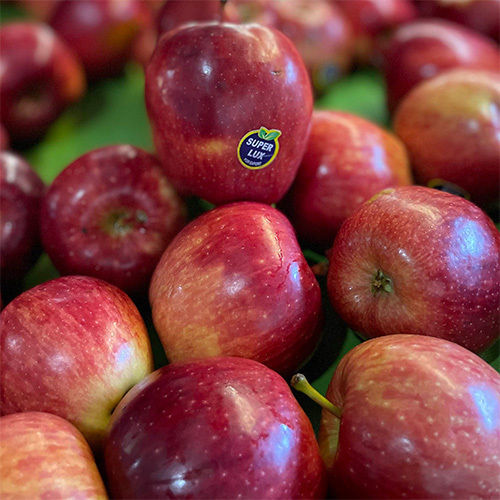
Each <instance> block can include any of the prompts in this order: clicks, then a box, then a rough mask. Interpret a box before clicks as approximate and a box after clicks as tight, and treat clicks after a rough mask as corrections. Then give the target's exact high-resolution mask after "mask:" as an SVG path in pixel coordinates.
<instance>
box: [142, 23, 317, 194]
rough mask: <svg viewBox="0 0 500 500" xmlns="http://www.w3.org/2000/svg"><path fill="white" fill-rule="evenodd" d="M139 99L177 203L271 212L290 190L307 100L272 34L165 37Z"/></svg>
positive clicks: (285, 42)
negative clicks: (240, 203) (264, 206)
mask: <svg viewBox="0 0 500 500" xmlns="http://www.w3.org/2000/svg"><path fill="white" fill-rule="evenodd" d="M145 93H146V106H147V110H148V114H149V119H150V122H151V125H152V127H153V135H154V140H155V144H156V148H157V151H158V155H159V157H160V160H161V161H162V164H163V166H164V168H165V171H166V173H167V176H168V178H169V179H170V180H171V181H172V183H173V184H174V186H175V187H176V188H177V189H178V190H179V191H180V192H181V193H182V194H191V195H195V196H199V197H201V198H204V199H206V200H208V201H210V202H212V203H215V204H220V203H226V202H229V201H237V200H252V201H261V202H265V203H273V202H276V201H278V200H279V199H280V198H281V197H282V196H283V195H284V194H285V192H286V190H287V189H288V188H289V187H290V184H291V183H292V181H293V178H294V177H295V174H296V172H297V168H298V166H299V163H300V159H301V158H302V155H303V154H304V150H305V146H306V142H307V136H308V133H309V125H310V119H311V113H312V92H311V85H310V82H309V78H308V75H307V71H306V69H305V67H304V64H303V63H302V60H301V59H300V56H299V54H298V53H297V51H296V49H295V48H294V46H293V44H292V42H291V41H290V40H289V39H288V38H286V37H285V36H284V35H282V34H281V33H279V32H278V31H276V30H273V29H269V28H265V27H262V26H259V25H254V24H248V25H241V26H240V25H236V24H229V23H215V22H214V23H195V24H190V25H184V26H182V27H180V28H178V29H177V30H173V31H170V32H168V33H166V34H165V35H164V36H162V37H161V38H160V41H159V42H158V45H157V47H156V50H155V53H154V54H153V57H152V59H151V62H150V63H149V65H148V68H147V71H146V89H145Z"/></svg>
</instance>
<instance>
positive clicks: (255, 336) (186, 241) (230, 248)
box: [149, 202, 322, 374]
mask: <svg viewBox="0 0 500 500" xmlns="http://www.w3.org/2000/svg"><path fill="white" fill-rule="evenodd" d="M149 299H150V303H151V307H152V314H153V322H154V325H155V327H156V331H157V332H158V335H159V337H160V340H161V342H162V344H163V347H164V348H165V352H166V354H167V358H168V359H169V360H170V361H171V362H179V361H184V360H189V359H193V358H202V357H211V356H241V357H244V358H250V359H255V360H256V361H259V362H261V363H263V364H265V365H267V366H269V367H270V368H272V369H273V370H276V371H278V372H280V373H284V374H288V373H291V372H292V371H293V370H295V369H296V368H297V367H298V366H299V365H301V364H302V363H303V362H304V361H305V360H306V359H307V358H308V357H309V356H310V355H311V354H312V352H313V350H314V348H315V347H316V344H317V343H318V340H319V336H320V333H321V326H322V321H321V320H322V310H321V292H320V289H319V285H318V282H317V281H316V278H315V276H314V274H313V272H312V271H311V269H310V268H309V266H308V264H307V262H306V260H305V258H304V256H303V255H302V252H301V250H300V247H299V245H298V243H297V239H296V238H295V234H294V230H293V228H292V226H291V225H290V223H289V222H288V220H287V219H286V217H285V216H284V215H283V214H282V213H280V212H279V211H278V210H276V209H274V208H272V207H270V206H267V205H262V204H260V203H251V202H240V203H234V204H231V205H226V206H223V207H219V208H216V209H214V210H211V211H210V212H207V213H206V214H204V215H202V216H201V217H199V218H197V219H195V220H194V221H193V222H191V223H190V224H188V225H187V226H186V227H185V228H184V229H183V230H182V231H181V232H180V233H179V234H178V235H177V237H176V238H175V239H174V241H173V242H172V243H171V244H170V245H169V246H168V248H167V250H166V251H165V253H164V254H163V256H162V258H161V260H160V262H159V264H158V266H157V267H156V269H155V272H154V274H153V278H152V280H151V287H150V290H149Z"/></svg>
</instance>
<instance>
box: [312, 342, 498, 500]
mask: <svg viewBox="0 0 500 500" xmlns="http://www.w3.org/2000/svg"><path fill="white" fill-rule="evenodd" d="M326 397H327V399H329V400H330V401H331V402H332V403H333V404H335V405H336V406H338V407H340V408H341V409H342V416H341V419H340V421H339V419H338V418H336V417H335V416H333V415H332V414H331V413H328V412H326V411H325V410H323V413H322V419H321V425H320V431H319V442H320V449H321V454H322V456H323V459H324V460H325V463H326V465H327V471H328V479H329V482H330V485H331V488H332V489H333V490H334V491H335V494H336V495H337V497H338V498H403V497H407V498H451V497H455V498H498V497H499V496H500V461H499V460H498V451H499V450H500V413H499V411H498V410H499V408H500V375H499V374H498V373H497V372H496V371H495V369H494V368H493V367H491V366H490V365H488V363H486V362H485V361H483V360H482V359H481V358H479V357H478V356H476V355H475V354H473V353H471V352H470V351H468V350H467V349H464V348H462V347H460V346H459V345H457V344H454V343H452V342H448V341H446V340H443V339H437V338H432V337H425V336H421V335H390V336H387V337H381V338H377V339H372V340H369V341H367V342H363V343H362V344H360V345H358V346H356V347H355V348H354V349H352V350H351V351H349V352H348V353H347V354H346V356H344V358H343V359H342V360H341V362H340V364H339V365H338V367H337V369H336V371H335V374H334V376H333V378H332V380H331V382H330V385H329V387H328V391H327V394H326ZM337 497H336V498H337Z"/></svg>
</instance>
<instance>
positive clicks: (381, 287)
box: [328, 186, 500, 352]
mask: <svg viewBox="0 0 500 500" xmlns="http://www.w3.org/2000/svg"><path fill="white" fill-rule="evenodd" d="M499 252H500V233H499V232H498V230H497V229H496V228H495V225H494V224H493V222H492V221H491V219H489V217H488V216H487V215H486V214H485V213H484V212H483V211H482V210H481V209H480V208H478V207H477V206H476V205H474V204H473V203H471V202H470V201H467V200H465V199H463V198H461V197H459V196H455V195H452V194H448V193H444V192H441V191H438V190H436V189H430V188H425V187H420V186H407V187H399V188H395V189H387V190H385V191H382V192H380V193H379V194H378V195H376V196H375V197H374V198H372V199H371V200H369V201H368V202H366V203H364V204H363V205H362V207H361V208H360V209H358V210H357V211H356V212H355V213H354V214H353V215H352V216H351V217H349V218H348V219H347V220H346V221H345V222H344V224H343V225H342V227H341V229H340V231H339V233H338V235H337V237H336V239H335V242H334V244H333V248H332V250H331V252H330V255H329V259H330V269H329V272H328V292H329V295H330V299H331V301H332V304H333V306H334V308H335V309H336V311H337V312H338V313H339V314H340V316H341V317H342V318H343V319H344V320H345V321H346V322H347V323H348V324H349V325H350V326H351V327H352V328H354V329H355V330H357V331H359V332H360V333H361V334H362V335H364V336H366V337H376V336H380V335H388V334H393V333H401V332H403V333H413V334H420V335H431V336H434V337H441V338H444V339H447V340H451V341H453V342H457V343H458V344H461V345H463V346H464V347H466V348H467V349H470V350H471V351H474V352H479V351H482V350H483V349H485V348H486V347H488V346H489V345H490V344H492V343H493V342H494V341H495V340H496V339H497V338H498V336H499V332H500V329H499V323H500V253H499Z"/></svg>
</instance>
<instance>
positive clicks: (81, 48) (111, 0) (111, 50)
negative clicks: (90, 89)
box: [50, 0, 151, 80]
mask: <svg viewBox="0 0 500 500" xmlns="http://www.w3.org/2000/svg"><path fill="white" fill-rule="evenodd" d="M150 16H151V12H150V10H149V8H148V5H147V4H146V3H145V2H142V1H141V0H78V1H76V2H75V1H74V0H60V1H59V2H58V4H57V6H56V8H55V9H54V11H53V13H52V16H51V18H50V25H51V26H52V27H53V28H54V30H55V31H57V33H58V34H59V35H60V36H61V37H62V38H63V39H64V40H65V41H66V43H67V44H68V45H69V46H70V47H71V48H72V49H73V50H74V51H75V52H76V53H77V54H78V56H79V57H80V59H81V60H82V62H83V65H84V66H85V70H86V72H87V75H88V77H89V78H90V79H92V80H95V79H99V78H104V77H109V76H115V75H117V74H118V73H120V71H121V70H122V69H123V67H124V66H125V64H126V63H127V61H128V60H129V59H130V57H131V53H132V46H133V42H134V40H135V38H136V37H137V35H138V34H139V32H140V31H141V29H143V28H144V27H146V26H147V25H148V21H149V18H150Z"/></svg>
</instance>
